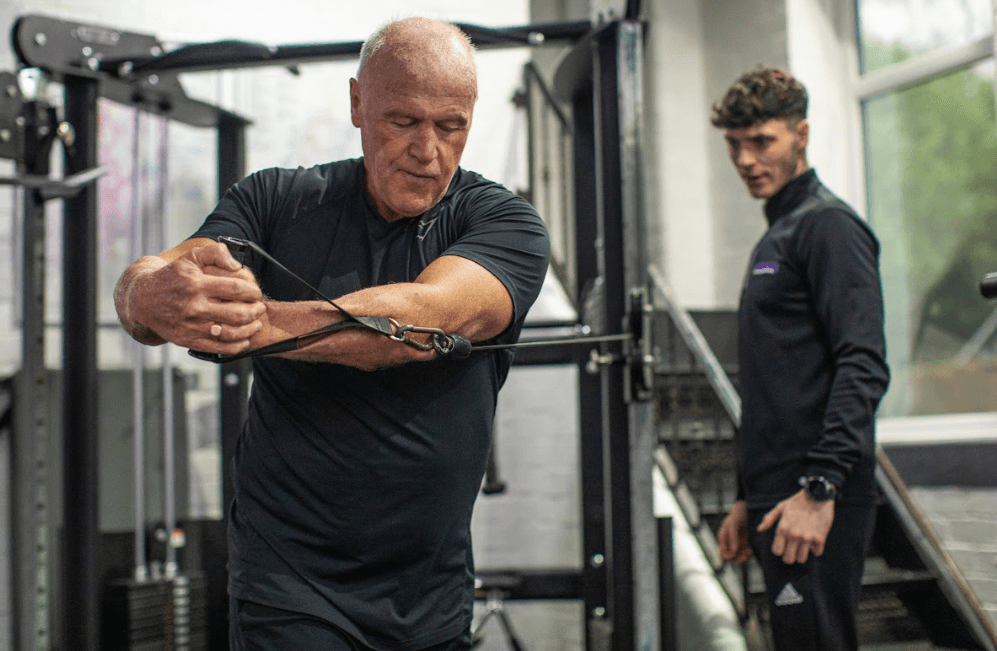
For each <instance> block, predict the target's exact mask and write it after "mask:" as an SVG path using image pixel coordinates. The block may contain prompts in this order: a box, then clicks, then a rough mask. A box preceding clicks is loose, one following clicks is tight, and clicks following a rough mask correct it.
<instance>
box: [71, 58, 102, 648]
mask: <svg viewBox="0 0 997 651" xmlns="http://www.w3.org/2000/svg"><path fill="white" fill-rule="evenodd" d="M64 84H65V96H66V99H65V112H66V120H67V121H68V122H69V123H70V124H72V125H73V126H74V127H75V129H76V142H75V144H74V146H73V148H72V150H71V151H67V154H66V157H65V165H66V172H67V173H69V174H75V173H77V172H81V171H83V170H87V169H91V168H93V167H95V166H96V164H97V142H98V141H97V99H98V97H99V93H98V88H97V86H98V83H97V81H96V80H94V79H85V78H82V77H66V79H65V81H64ZM97 233H98V231H97V188H96V187H94V186H93V185H88V186H87V187H85V188H83V189H82V190H81V191H80V193H79V194H78V195H76V197H74V198H71V199H67V200H66V204H65V219H64V223H63V235H64V238H63V294H64V296H63V324H64V326H63V359H64V362H63V401H64V410H63V437H64V438H63V446H64V450H65V452H64V458H63V463H64V471H63V472H64V474H63V476H64V500H63V505H64V512H65V517H64V523H65V527H64V537H65V541H66V544H65V549H66V557H65V561H64V577H65V587H64V589H65V593H64V595H63V596H64V602H63V603H64V610H63V615H64V616H63V619H64V631H65V639H64V640H63V647H64V648H67V649H74V650H78V651H91V650H93V651H96V649H97V648H98V644H99V639H98V633H99V624H100V607H99V588H100V577H99V576H98V570H97V546H98V542H99V541H98V537H99V532H98V528H97V479H98V470H99V469H98V467H97V441H98V437H97Z"/></svg>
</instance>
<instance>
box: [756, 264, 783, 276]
mask: <svg viewBox="0 0 997 651" xmlns="http://www.w3.org/2000/svg"><path fill="white" fill-rule="evenodd" d="M777 271H779V263H778V262H759V263H758V264H756V265H755V268H754V269H752V270H751V275H752V276H764V275H767V274H774V273H775V272H777Z"/></svg>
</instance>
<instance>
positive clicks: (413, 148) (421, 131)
mask: <svg viewBox="0 0 997 651" xmlns="http://www.w3.org/2000/svg"><path fill="white" fill-rule="evenodd" d="M437 144H438V142H437V137H436V129H435V127H434V126H433V125H432V124H424V125H420V126H419V128H417V129H416V130H415V132H414V134H413V136H412V140H411V141H410V142H409V153H410V154H411V155H412V156H413V157H414V158H416V159H417V160H419V161H420V162H423V163H428V162H431V161H432V160H433V159H434V158H436V150H437Z"/></svg>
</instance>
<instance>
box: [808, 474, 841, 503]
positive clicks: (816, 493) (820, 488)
mask: <svg viewBox="0 0 997 651" xmlns="http://www.w3.org/2000/svg"><path fill="white" fill-rule="evenodd" d="M806 489H807V494H808V495H809V496H810V497H811V498H812V499H813V500H814V501H815V502H826V501H827V500H829V499H832V498H833V497H834V488H833V487H832V486H831V485H830V484H829V483H828V482H827V481H825V480H823V479H821V478H820V477H810V478H809V479H807V482H806Z"/></svg>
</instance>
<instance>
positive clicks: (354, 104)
mask: <svg viewBox="0 0 997 651" xmlns="http://www.w3.org/2000/svg"><path fill="white" fill-rule="evenodd" d="M350 119H351V120H352V121H353V126H355V127H357V128H358V129H359V128H360V82H358V81H357V80H356V79H350Z"/></svg>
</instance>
